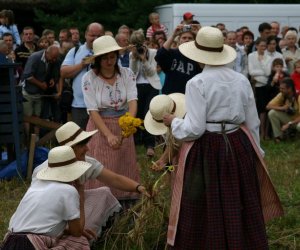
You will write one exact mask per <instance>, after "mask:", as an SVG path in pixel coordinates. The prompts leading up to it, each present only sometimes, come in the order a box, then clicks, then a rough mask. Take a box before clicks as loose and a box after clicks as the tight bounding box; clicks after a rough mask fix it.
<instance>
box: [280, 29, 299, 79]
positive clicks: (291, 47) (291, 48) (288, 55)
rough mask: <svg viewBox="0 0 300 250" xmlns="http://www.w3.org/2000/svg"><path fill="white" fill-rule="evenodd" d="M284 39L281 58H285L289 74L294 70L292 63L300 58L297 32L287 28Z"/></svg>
mask: <svg viewBox="0 0 300 250" xmlns="http://www.w3.org/2000/svg"><path fill="white" fill-rule="evenodd" d="M284 39H285V40H286V45H287V46H286V48H284V49H283V50H282V55H283V58H284V59H285V62H286V65H287V68H288V72H289V73H290V74H291V73H292V72H293V70H294V64H295V62H296V61H297V60H299V59H300V49H299V48H298V47H297V45H296V44H297V33H296V32H295V31H293V30H289V31H288V32H287V33H286V34H285V37H284Z"/></svg>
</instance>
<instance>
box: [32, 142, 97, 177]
mask: <svg viewBox="0 0 300 250" xmlns="http://www.w3.org/2000/svg"><path fill="white" fill-rule="evenodd" d="M43 164H44V165H45V166H44V167H41V168H42V169H41V170H40V171H39V172H38V173H37V175H36V177H37V178H38V179H40V180H49V181H59V182H71V181H74V180H76V179H78V178H79V177H80V176H82V175H83V174H84V173H85V172H86V171H87V170H88V169H89V168H90V167H91V166H92V164H90V163H88V162H85V161H78V160H77V159H76V156H75V153H74V151H73V149H72V148H71V147H70V146H59V147H56V148H53V149H51V150H50V152H49V154H48V161H45V162H44V163H43Z"/></svg>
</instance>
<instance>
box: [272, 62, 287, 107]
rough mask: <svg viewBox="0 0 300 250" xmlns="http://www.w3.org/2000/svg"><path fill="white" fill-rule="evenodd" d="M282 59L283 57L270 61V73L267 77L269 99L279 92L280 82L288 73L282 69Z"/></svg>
mask: <svg viewBox="0 0 300 250" xmlns="http://www.w3.org/2000/svg"><path fill="white" fill-rule="evenodd" d="M283 63H284V59H283V58H275V59H273V62H272V69H271V74H270V75H269V78H268V88H269V90H268V94H269V100H268V102H269V101H270V100H271V99H273V98H274V97H275V96H276V95H277V94H278V93H279V86H280V82H281V81H282V80H283V78H285V77H288V76H289V74H288V73H287V72H286V71H284V64H283Z"/></svg>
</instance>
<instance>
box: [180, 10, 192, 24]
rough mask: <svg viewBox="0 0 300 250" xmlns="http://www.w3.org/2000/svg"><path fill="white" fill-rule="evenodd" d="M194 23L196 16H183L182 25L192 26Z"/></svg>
mask: <svg viewBox="0 0 300 250" xmlns="http://www.w3.org/2000/svg"><path fill="white" fill-rule="evenodd" d="M193 21H194V14H192V13H191V12H186V13H184V14H183V21H182V22H181V24H191V23H192V22H193Z"/></svg>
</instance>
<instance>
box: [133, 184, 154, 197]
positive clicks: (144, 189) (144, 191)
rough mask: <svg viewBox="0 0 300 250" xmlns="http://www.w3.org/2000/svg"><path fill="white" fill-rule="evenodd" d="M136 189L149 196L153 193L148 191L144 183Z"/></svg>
mask: <svg viewBox="0 0 300 250" xmlns="http://www.w3.org/2000/svg"><path fill="white" fill-rule="evenodd" d="M136 191H138V192H139V193H140V194H142V195H145V196H147V197H149V198H150V197H151V195H150V194H149V193H148V192H147V190H146V188H145V187H144V186H143V185H140V186H138V188H137V189H136Z"/></svg>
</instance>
